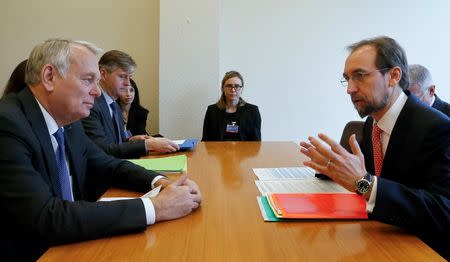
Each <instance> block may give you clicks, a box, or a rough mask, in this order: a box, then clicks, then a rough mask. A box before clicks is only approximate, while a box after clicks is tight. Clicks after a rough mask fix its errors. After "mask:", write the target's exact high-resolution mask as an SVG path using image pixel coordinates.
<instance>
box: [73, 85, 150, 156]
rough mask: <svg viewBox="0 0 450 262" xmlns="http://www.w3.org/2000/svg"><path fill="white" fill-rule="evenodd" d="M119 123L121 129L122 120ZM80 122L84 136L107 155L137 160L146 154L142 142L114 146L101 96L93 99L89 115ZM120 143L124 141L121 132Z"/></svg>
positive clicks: (108, 118)
mask: <svg viewBox="0 0 450 262" xmlns="http://www.w3.org/2000/svg"><path fill="white" fill-rule="evenodd" d="M119 121H120V122H121V124H120V127H121V128H122V129H123V126H124V124H123V119H122V118H120V119H119ZM81 122H82V123H83V126H84V130H85V131H86V135H88V137H90V138H91V139H92V141H94V143H96V144H97V145H98V146H99V147H100V148H102V149H103V150H104V151H105V152H106V153H107V154H110V155H113V156H115V157H118V158H124V159H127V158H128V159H129V158H139V157H141V156H144V155H146V154H147V151H146V150H145V142H144V140H139V141H129V142H123V143H120V144H116V139H115V133H114V126H113V124H112V120H111V115H110V113H109V106H108V104H107V103H106V100H105V97H104V95H103V94H102V95H101V96H99V97H97V98H96V99H95V103H94V107H93V108H92V109H91V114H90V115H89V116H88V117H86V118H84V119H82V120H81ZM122 141H126V137H125V136H124V132H122Z"/></svg>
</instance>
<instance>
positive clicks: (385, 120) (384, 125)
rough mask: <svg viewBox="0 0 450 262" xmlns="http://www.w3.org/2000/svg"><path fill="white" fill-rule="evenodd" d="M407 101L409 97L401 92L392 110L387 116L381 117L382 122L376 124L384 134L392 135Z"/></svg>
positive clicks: (390, 109)
mask: <svg viewBox="0 0 450 262" xmlns="http://www.w3.org/2000/svg"><path fill="white" fill-rule="evenodd" d="M406 100H408V97H407V96H406V95H405V94H404V93H403V92H401V93H400V95H399V96H398V97H397V100H395V103H394V104H393V105H392V106H391V108H389V110H388V111H387V112H386V114H384V115H383V116H382V117H381V119H380V121H378V122H377V123H376V124H377V125H378V127H379V128H380V129H381V130H383V132H385V133H387V134H388V135H391V133H392V129H394V125H395V122H397V118H398V116H399V115H400V112H401V111H402V109H403V106H404V105H405V103H406ZM374 124H375V121H374Z"/></svg>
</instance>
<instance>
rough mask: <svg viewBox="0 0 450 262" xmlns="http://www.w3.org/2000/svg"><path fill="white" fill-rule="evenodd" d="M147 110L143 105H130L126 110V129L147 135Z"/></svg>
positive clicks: (134, 133) (135, 133)
mask: <svg viewBox="0 0 450 262" xmlns="http://www.w3.org/2000/svg"><path fill="white" fill-rule="evenodd" d="M147 116H148V110H147V109H145V108H143V107H137V106H131V108H130V111H129V112H128V122H127V129H128V130H130V132H131V134H132V135H133V136H134V135H148V133H147V130H146V125H147Z"/></svg>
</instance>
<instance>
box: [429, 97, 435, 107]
mask: <svg viewBox="0 0 450 262" xmlns="http://www.w3.org/2000/svg"><path fill="white" fill-rule="evenodd" d="M435 101H436V95H434V96H433V98H432V99H431V104H430V106H433V105H434V102H435Z"/></svg>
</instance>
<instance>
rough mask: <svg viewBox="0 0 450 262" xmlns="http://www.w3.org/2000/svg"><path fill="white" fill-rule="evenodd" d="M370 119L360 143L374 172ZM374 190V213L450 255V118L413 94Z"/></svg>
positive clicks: (392, 137)
mask: <svg viewBox="0 0 450 262" xmlns="http://www.w3.org/2000/svg"><path fill="white" fill-rule="evenodd" d="M372 123H373V119H372V118H371V117H369V118H368V119H367V121H366V123H365V126H364V134H363V141H362V145H361V147H362V150H363V154H364V157H365V164H366V169H367V171H368V172H369V173H371V174H374V173H375V172H374V163H373V151H372V142H371V135H372V134H371V132H372ZM376 194H377V195H376V204H375V208H374V210H373V213H372V214H371V215H370V217H371V218H372V219H376V220H380V221H383V222H385V223H389V224H394V225H398V226H402V227H404V228H406V229H408V230H409V231H411V232H413V233H415V234H416V235H417V236H419V237H420V238H421V239H422V240H423V241H424V242H425V243H427V244H428V245H430V246H431V247H432V248H433V249H435V250H436V251H438V252H439V253H440V254H441V255H442V256H444V257H446V258H447V259H448V258H449V255H450V253H449V248H450V245H449V243H450V234H449V233H450V220H449V218H450V200H449V197H450V120H449V119H448V118H447V117H445V116H444V115H443V114H441V113H439V112H437V111H435V110H433V109H431V108H430V107H429V106H427V105H425V104H423V103H421V102H419V100H418V99H417V98H416V97H415V96H413V95H410V96H409V97H408V100H407V102H406V104H405V106H404V107H403V109H402V111H401V113H400V115H399V117H398V119H397V122H396V123H395V125H394V128H393V130H392V134H391V137H390V140H389V144H388V147H387V150H386V154H385V157H384V160H383V167H382V170H381V175H380V177H379V179H378V188H377V193H376Z"/></svg>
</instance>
